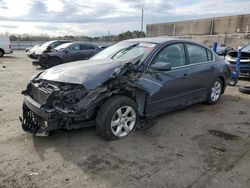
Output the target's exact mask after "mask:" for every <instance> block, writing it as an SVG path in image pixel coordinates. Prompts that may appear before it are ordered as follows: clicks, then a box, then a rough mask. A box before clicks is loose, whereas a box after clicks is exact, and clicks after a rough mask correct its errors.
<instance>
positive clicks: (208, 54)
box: [207, 49, 213, 61]
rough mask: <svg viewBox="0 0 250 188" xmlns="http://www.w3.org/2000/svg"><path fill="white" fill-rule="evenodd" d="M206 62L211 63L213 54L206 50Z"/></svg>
mask: <svg viewBox="0 0 250 188" xmlns="http://www.w3.org/2000/svg"><path fill="white" fill-rule="evenodd" d="M207 56H208V61H213V53H212V52H211V51H210V50H208V49H207Z"/></svg>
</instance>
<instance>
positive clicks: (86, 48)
mask: <svg viewBox="0 0 250 188" xmlns="http://www.w3.org/2000/svg"><path fill="white" fill-rule="evenodd" d="M96 53H97V48H96V46H94V45H91V44H81V55H82V59H89V58H91V57H92V56H93V55H95V54H96Z"/></svg>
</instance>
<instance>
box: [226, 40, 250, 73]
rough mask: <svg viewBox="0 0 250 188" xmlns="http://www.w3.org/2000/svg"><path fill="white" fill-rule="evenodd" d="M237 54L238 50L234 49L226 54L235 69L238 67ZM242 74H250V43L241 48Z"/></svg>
mask: <svg viewBox="0 0 250 188" xmlns="http://www.w3.org/2000/svg"><path fill="white" fill-rule="evenodd" d="M237 55H238V52H237V51H236V50H234V51H231V52H229V53H228V54H227V56H226V60H227V61H228V62H229V63H230V66H231V67H232V68H233V69H235V68H236V61H237ZM240 74H241V75H245V76H250V44H249V45H246V46H244V47H243V48H242V49H241V58H240Z"/></svg>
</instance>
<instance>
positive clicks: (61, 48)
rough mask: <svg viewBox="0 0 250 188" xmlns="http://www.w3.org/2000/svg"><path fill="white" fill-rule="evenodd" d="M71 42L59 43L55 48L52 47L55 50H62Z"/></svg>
mask: <svg viewBox="0 0 250 188" xmlns="http://www.w3.org/2000/svg"><path fill="white" fill-rule="evenodd" d="M71 44H72V43H64V44H61V45H59V46H57V47H56V48H54V49H55V50H57V51H61V50H64V49H65V48H67V47H68V46H69V45H71Z"/></svg>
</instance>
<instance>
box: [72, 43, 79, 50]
mask: <svg viewBox="0 0 250 188" xmlns="http://www.w3.org/2000/svg"><path fill="white" fill-rule="evenodd" d="M70 49H71V50H80V45H79V44H73V45H72V46H71V47H70Z"/></svg>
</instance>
